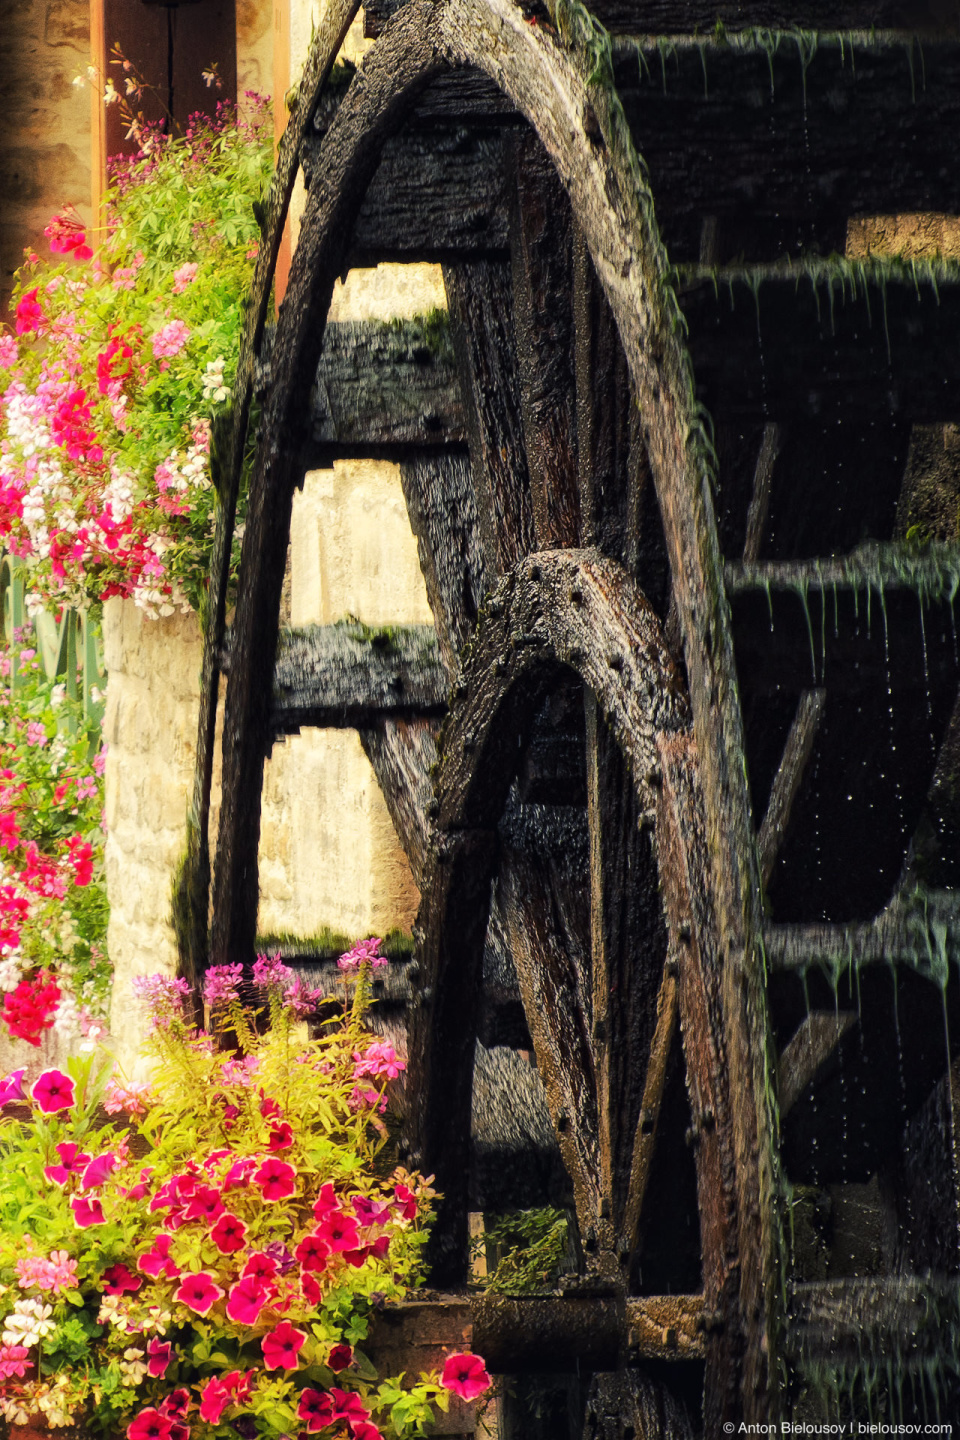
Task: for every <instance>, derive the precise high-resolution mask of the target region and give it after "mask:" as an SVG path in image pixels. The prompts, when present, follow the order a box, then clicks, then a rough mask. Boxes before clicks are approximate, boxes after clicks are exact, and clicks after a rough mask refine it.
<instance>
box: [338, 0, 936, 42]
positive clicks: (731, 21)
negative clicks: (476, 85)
mask: <svg viewBox="0 0 960 1440" xmlns="http://www.w3.org/2000/svg"><path fill="white" fill-rule="evenodd" d="M396 8H397V0H369V3H368V4H367V5H365V6H364V34H365V35H369V36H375V35H379V34H380V31H381V29H382V28H383V26H384V24H385V23H386V20H387V18H388V17H389V16H390V15H391V14H393V12H394V10H396ZM594 13H595V14H596V16H597V19H598V20H599V21H600V23H601V24H602V25H603V26H604V28H605V29H607V30H610V31H612V32H613V33H614V34H616V33H621V34H622V33H624V32H627V33H640V32H643V33H645V34H647V35H683V34H691V33H694V32H696V33H698V34H700V35H704V36H708V35H710V33H711V32H712V31H713V29H714V27H715V26H716V24H717V22H718V21H719V22H720V23H721V24H723V26H724V27H725V31H726V32H729V33H731V34H736V32H737V31H738V30H739V29H740V28H741V27H742V28H743V29H744V30H747V31H749V30H751V29H753V27H754V26H764V27H767V28H772V29H774V30H784V31H787V32H788V34H789V32H791V31H792V30H794V29H797V30H848V29H853V28H863V29H867V30H869V29H870V28H871V27H872V26H877V27H885V26H887V27H891V28H895V27H898V26H902V27H904V28H905V29H908V30H910V31H920V32H921V33H927V32H932V33H934V34H943V33H951V34H953V33H956V29H957V27H956V24H955V22H954V21H953V19H952V18H951V16H950V15H949V14H945V11H944V7H943V6H940V5H937V4H936V3H935V0H802V3H798V4H792V5H791V4H784V0H680V3H679V4H678V3H676V0H596V4H595V6H594Z"/></svg>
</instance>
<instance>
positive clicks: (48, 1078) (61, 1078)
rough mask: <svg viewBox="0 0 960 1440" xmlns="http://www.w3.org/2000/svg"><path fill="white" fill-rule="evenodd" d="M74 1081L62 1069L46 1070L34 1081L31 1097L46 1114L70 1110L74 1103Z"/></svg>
mask: <svg viewBox="0 0 960 1440" xmlns="http://www.w3.org/2000/svg"><path fill="white" fill-rule="evenodd" d="M73 1093H74V1092H73V1081H72V1080H71V1079H70V1076H69V1075H64V1073H63V1071H62V1070H44V1071H43V1073H42V1074H41V1075H38V1077H37V1079H36V1080H35V1081H34V1082H33V1089H32V1090H31V1092H30V1096H31V1099H32V1100H33V1103H34V1105H36V1107H37V1109H38V1110H42V1111H43V1113H44V1115H52V1114H54V1112H55V1111H57V1110H69V1109H70V1107H71V1106H72V1104H73Z"/></svg>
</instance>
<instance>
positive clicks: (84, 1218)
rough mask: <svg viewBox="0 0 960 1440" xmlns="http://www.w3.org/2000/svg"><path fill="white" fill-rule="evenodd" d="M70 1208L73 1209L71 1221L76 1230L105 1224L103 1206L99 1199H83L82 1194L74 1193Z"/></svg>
mask: <svg viewBox="0 0 960 1440" xmlns="http://www.w3.org/2000/svg"><path fill="white" fill-rule="evenodd" d="M70 1208H71V1210H72V1211H73V1223H74V1225H76V1227H77V1229H78V1230H87V1229H89V1227H90V1226H91V1225H104V1224H106V1217H105V1215H104V1213H103V1206H102V1205H101V1204H100V1201H99V1200H85V1199H84V1198H83V1196H82V1195H74V1197H73V1199H72V1200H71V1201H70Z"/></svg>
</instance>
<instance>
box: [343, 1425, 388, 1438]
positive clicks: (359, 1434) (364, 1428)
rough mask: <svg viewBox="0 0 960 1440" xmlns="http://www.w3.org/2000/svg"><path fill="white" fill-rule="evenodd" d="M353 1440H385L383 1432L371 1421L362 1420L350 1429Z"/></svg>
mask: <svg viewBox="0 0 960 1440" xmlns="http://www.w3.org/2000/svg"><path fill="white" fill-rule="evenodd" d="M350 1436H351V1440H383V1431H382V1430H378V1429H377V1427H376V1425H374V1424H373V1422H372V1421H370V1420H361V1421H360V1422H359V1423H358V1424H356V1425H351V1427H350Z"/></svg>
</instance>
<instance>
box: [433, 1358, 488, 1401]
mask: <svg viewBox="0 0 960 1440" xmlns="http://www.w3.org/2000/svg"><path fill="white" fill-rule="evenodd" d="M440 1384H441V1385H442V1386H443V1388H444V1390H450V1391H452V1393H453V1394H454V1395H459V1396H460V1398H461V1399H462V1400H475V1399H476V1398H477V1396H478V1395H482V1394H483V1392H484V1390H489V1389H490V1376H489V1375H488V1374H487V1371H486V1367H485V1365H484V1363H483V1361H482V1360H481V1358H480V1356H479V1355H466V1354H463V1353H462V1352H458V1353H457V1354H456V1355H448V1356H447V1363H446V1364H445V1365H444V1367H443V1374H442V1375H441V1376H440Z"/></svg>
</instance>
